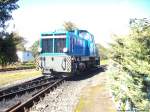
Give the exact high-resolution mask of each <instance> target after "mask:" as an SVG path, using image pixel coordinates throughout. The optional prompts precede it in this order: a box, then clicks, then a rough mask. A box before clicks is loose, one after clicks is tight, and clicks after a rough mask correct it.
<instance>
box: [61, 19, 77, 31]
mask: <svg viewBox="0 0 150 112" xmlns="http://www.w3.org/2000/svg"><path fill="white" fill-rule="evenodd" d="M63 26H64V28H65V30H67V31H72V30H75V29H77V27H76V25H75V24H74V23H72V22H71V21H68V22H64V24H63Z"/></svg>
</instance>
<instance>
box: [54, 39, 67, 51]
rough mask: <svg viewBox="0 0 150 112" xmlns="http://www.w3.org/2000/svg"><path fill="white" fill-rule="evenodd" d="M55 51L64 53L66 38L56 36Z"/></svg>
mask: <svg viewBox="0 0 150 112" xmlns="http://www.w3.org/2000/svg"><path fill="white" fill-rule="evenodd" d="M54 44H55V46H54V52H55V53H63V49H64V48H65V47H66V39H65V38H55V43H54Z"/></svg>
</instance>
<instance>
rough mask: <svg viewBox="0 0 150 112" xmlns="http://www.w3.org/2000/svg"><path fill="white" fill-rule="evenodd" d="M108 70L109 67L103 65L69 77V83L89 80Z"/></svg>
mask: <svg viewBox="0 0 150 112" xmlns="http://www.w3.org/2000/svg"><path fill="white" fill-rule="evenodd" d="M106 70H107V65H101V66H100V67H97V68H94V69H91V70H88V71H85V72H83V73H80V74H78V75H77V74H76V75H74V76H72V77H69V78H67V81H80V80H84V79H88V78H91V77H93V76H95V75H97V74H99V73H102V72H105V71H106Z"/></svg>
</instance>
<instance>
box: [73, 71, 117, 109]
mask: <svg viewBox="0 0 150 112" xmlns="http://www.w3.org/2000/svg"><path fill="white" fill-rule="evenodd" d="M75 112H116V110H115V106H114V103H113V101H112V98H111V96H110V93H109V90H108V88H107V76H106V74H105V73H100V74H99V75H96V76H94V79H92V80H90V84H89V86H87V87H86V88H84V89H83V90H82V92H81V96H80V100H79V102H78V104H77V106H76V109H75Z"/></svg>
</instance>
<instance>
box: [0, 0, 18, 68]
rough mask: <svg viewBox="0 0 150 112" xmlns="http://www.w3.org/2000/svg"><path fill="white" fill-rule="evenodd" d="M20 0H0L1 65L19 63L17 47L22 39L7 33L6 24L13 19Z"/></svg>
mask: <svg viewBox="0 0 150 112" xmlns="http://www.w3.org/2000/svg"><path fill="white" fill-rule="evenodd" d="M17 1H18V0H0V65H1V66H6V65H7V64H10V63H13V62H15V61H17V55H16V45H18V43H20V42H19V40H20V38H18V39H17V38H16V37H18V36H15V34H14V33H11V34H9V33H6V32H5V28H6V22H7V21H8V20H10V19H12V15H11V13H12V11H13V10H15V9H17V8H19V6H18V5H17V4H16V2H17Z"/></svg>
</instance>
